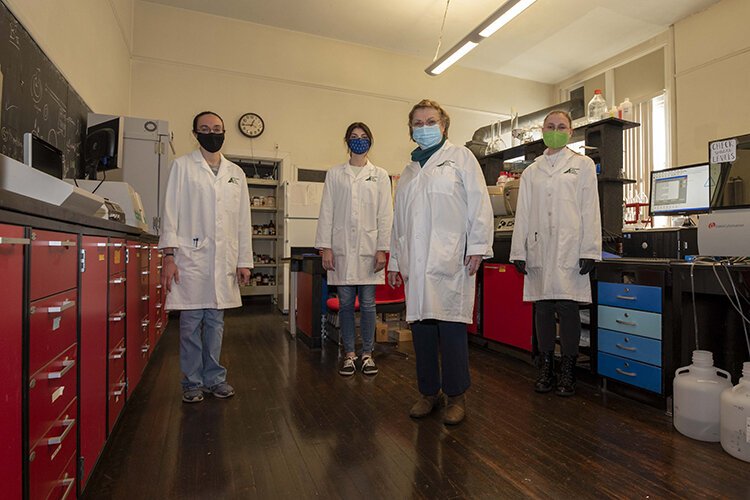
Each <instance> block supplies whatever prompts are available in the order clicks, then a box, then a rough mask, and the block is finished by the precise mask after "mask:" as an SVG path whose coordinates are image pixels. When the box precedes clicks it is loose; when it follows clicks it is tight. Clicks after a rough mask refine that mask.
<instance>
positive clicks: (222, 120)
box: [193, 111, 225, 132]
mask: <svg viewBox="0 0 750 500" xmlns="http://www.w3.org/2000/svg"><path fill="white" fill-rule="evenodd" d="M206 115H214V116H215V117H216V118H218V119H219V120H221V126H222V128H225V127H224V119H223V118H222V117H221V116H219V114H218V113H214V112H213V111H201V112H200V113H198V114H197V115H195V118H193V132H197V131H198V119H199V118H200V117H201V116H206Z"/></svg>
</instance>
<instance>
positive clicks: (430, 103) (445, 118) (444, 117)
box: [409, 99, 451, 139]
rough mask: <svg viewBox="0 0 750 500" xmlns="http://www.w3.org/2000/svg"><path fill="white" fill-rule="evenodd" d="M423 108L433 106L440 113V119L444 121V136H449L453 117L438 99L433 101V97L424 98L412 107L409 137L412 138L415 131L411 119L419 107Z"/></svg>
mask: <svg viewBox="0 0 750 500" xmlns="http://www.w3.org/2000/svg"><path fill="white" fill-rule="evenodd" d="M422 108H432V109H434V110H436V111H437V112H438V114H440V121H441V122H442V123H443V128H444V129H445V132H444V133H443V137H445V138H446V139H447V138H448V128H449V127H450V126H451V117H450V116H448V113H446V112H445V110H444V109H443V108H442V107H441V106H440V104H438V103H437V102H436V101H433V100H431V99H422V100H421V101H419V102H418V103H416V104H415V105H414V107H413V108H411V111H409V138H410V139H411V136H412V134H413V133H414V129H413V128H412V126H411V120H412V118H414V112H415V111H416V110H418V109H422Z"/></svg>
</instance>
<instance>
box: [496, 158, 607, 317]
mask: <svg viewBox="0 0 750 500" xmlns="http://www.w3.org/2000/svg"><path fill="white" fill-rule="evenodd" d="M601 257H602V226H601V219H600V215H599V194H598V191H597V179H596V167H595V166H594V162H593V161H591V158H588V157H586V156H582V155H579V154H576V153H574V152H573V151H571V150H569V149H568V148H565V149H564V150H563V151H562V152H561V156H560V157H559V158H558V159H557V160H556V162H555V165H554V167H553V165H552V164H551V163H550V161H549V160H548V158H547V155H541V156H539V157H538V158H537V159H536V161H535V162H534V163H532V164H531V165H530V166H529V167H528V168H526V170H524V172H523V174H522V175H521V187H520V189H519V192H518V206H517V210H516V220H515V225H514V227H513V241H512V243H511V250H510V260H511V261H514V260H525V261H526V271H527V272H528V274H527V275H526V276H525V277H524V285H523V300H525V301H537V300H549V299H554V300H575V301H578V302H591V285H590V283H589V275H587V274H586V275H581V274H580V273H579V271H580V264H579V259H594V260H601Z"/></svg>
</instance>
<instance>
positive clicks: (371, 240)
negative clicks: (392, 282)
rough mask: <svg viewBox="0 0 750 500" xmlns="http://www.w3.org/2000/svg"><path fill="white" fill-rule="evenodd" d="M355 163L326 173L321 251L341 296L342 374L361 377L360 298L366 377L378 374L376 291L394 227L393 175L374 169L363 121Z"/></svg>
mask: <svg viewBox="0 0 750 500" xmlns="http://www.w3.org/2000/svg"><path fill="white" fill-rule="evenodd" d="M344 142H345V143H346V145H347V148H348V151H349V161H348V162H346V163H343V164H341V165H338V166H335V167H333V168H331V169H330V170H329V171H328V172H327V173H326V181H325V185H324V187H323V198H322V200H321V203H320V217H319V218H318V229H317V233H316V236H315V248H318V249H320V253H321V256H322V260H323V262H322V264H323V268H324V269H325V270H326V271H328V284H329V285H336V288H337V290H338V296H339V307H340V308H339V318H340V319H341V338H342V340H343V343H344V351H345V354H344V359H343V361H342V364H341V367H340V368H339V373H340V374H341V375H343V376H346V377H348V376H351V375H354V373H355V372H356V365H355V361H356V359H357V357H356V353H355V350H354V336H355V323H354V304H355V298H356V297H357V296H359V309H360V313H361V316H360V318H361V320H360V330H361V333H362V356H361V358H362V365H361V367H362V373H364V374H365V375H375V374H376V373H378V368H377V366H376V365H375V361H374V360H373V358H372V350H373V345H374V341H375V319H376V314H375V286H376V285H379V284H383V283H385V271H384V269H385V264H386V252H387V251H388V247H389V244H390V238H391V225H392V223H393V201H392V199H391V181H390V178H389V177H388V172H386V171H385V170H384V169H382V168H380V167H376V166H375V165H373V164H372V163H371V162H370V161H369V160H368V158H367V153H368V152H369V150H370V147H371V146H372V144H373V137H372V132H371V131H370V128H369V127H368V126H367V125H365V124H364V123H361V122H355V123H352V124H351V125H349V127H347V129H346V133H345V134H344Z"/></svg>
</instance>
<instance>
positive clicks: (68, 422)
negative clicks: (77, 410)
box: [47, 418, 76, 445]
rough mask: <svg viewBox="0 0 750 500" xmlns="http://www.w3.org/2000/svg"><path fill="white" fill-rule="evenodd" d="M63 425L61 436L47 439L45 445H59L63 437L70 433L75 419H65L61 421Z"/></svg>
mask: <svg viewBox="0 0 750 500" xmlns="http://www.w3.org/2000/svg"><path fill="white" fill-rule="evenodd" d="M62 423H63V425H64V426H65V430H64V431H63V433H62V434H60V435H59V436H55V437H51V438H49V439H47V445H52V444H60V443H62V442H63V441H64V440H65V437H66V436H67V435H68V433H70V430H71V429H72V428H73V426H74V425H75V424H76V419H74V418H66V419H65V420H63V421H62Z"/></svg>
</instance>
